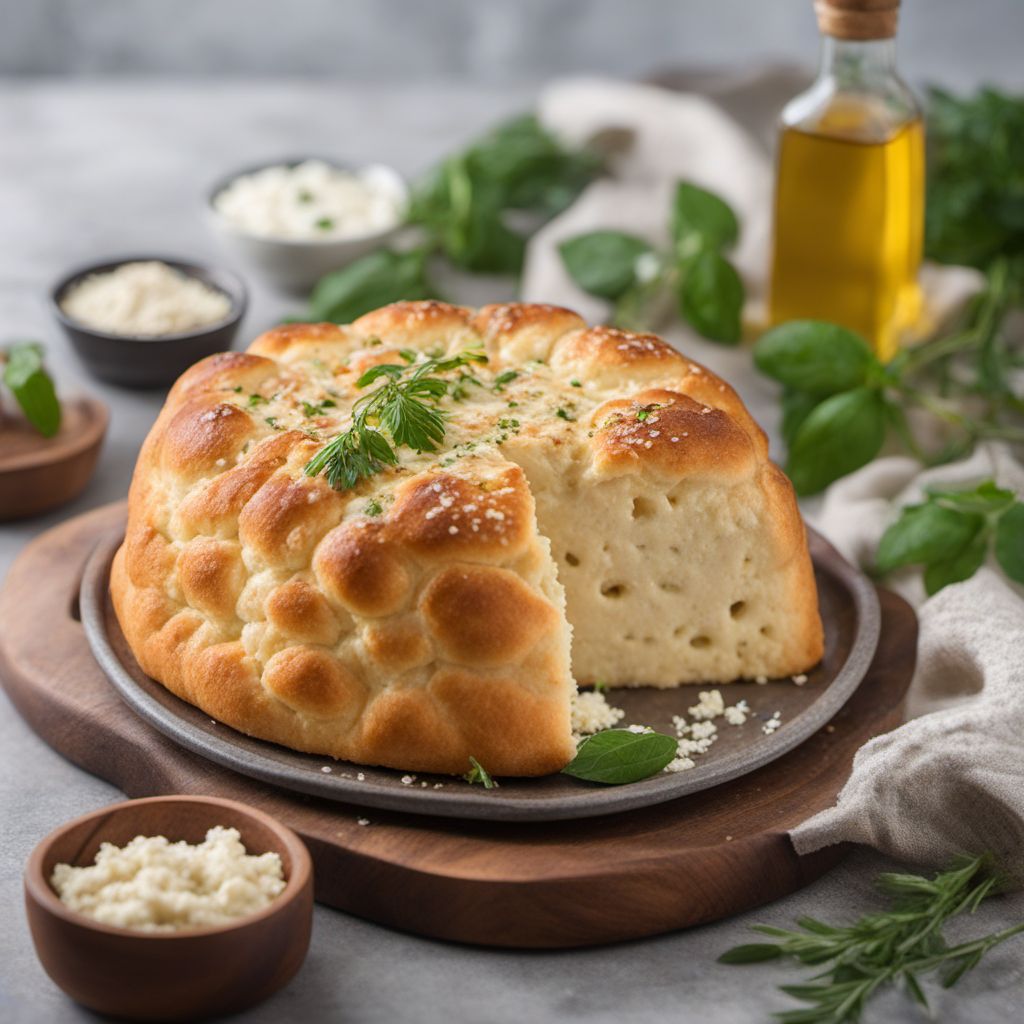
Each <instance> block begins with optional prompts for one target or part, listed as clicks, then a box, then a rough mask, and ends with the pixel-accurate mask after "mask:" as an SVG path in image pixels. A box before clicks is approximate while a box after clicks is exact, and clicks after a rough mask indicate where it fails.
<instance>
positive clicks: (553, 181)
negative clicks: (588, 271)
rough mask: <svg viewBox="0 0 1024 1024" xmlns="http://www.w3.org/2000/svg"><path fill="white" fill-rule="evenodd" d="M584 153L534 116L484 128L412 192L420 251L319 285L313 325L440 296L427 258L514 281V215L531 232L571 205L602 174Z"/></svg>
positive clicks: (353, 268)
mask: <svg viewBox="0 0 1024 1024" xmlns="http://www.w3.org/2000/svg"><path fill="white" fill-rule="evenodd" d="M601 164H602V161H601V158H600V157H599V156H598V155H597V154H596V153H595V152H593V151H591V150H589V149H577V148H571V147H568V146H565V145H563V143H562V142H561V141H560V140H558V139H557V138H555V136H554V135H552V134H551V133H550V132H549V131H547V130H546V129H545V128H544V127H543V126H542V125H541V124H540V122H539V121H538V120H537V119H536V118H535V117H533V116H532V115H526V116H523V117H517V118H514V119H512V120H510V121H506V122H504V123H503V124H500V125H498V126H497V127H496V128H494V129H492V130H491V131H489V132H488V133H487V134H485V135H484V136H483V137H481V138H480V139H478V140H477V141H475V142H473V143H472V144H471V145H469V146H468V147H467V148H466V149H464V150H462V151H461V152H458V153H455V154H453V155H451V156H449V157H447V158H446V159H444V160H442V161H441V163H440V164H438V165H437V167H435V168H433V169H432V170H431V171H429V172H428V173H427V174H426V175H425V176H424V177H423V178H421V179H420V180H419V181H418V182H416V184H415V185H414V186H413V189H412V201H411V204H410V209H409V215H408V218H407V221H408V224H409V225H412V226H415V227H417V228H419V230H420V234H421V236H422V244H421V245H420V246H419V247H418V248H416V249H413V250H412V251H409V252H399V251H397V250H393V249H380V250H377V251H376V252H372V253H370V254H369V255H368V256H364V257H363V258H362V259H359V260H356V261H355V262H354V263H350V264H349V265H348V266H347V267H344V268H342V269H341V270H337V271H334V272H333V273H331V274H328V275H327V276H326V277H324V278H322V279H321V281H320V282H319V283H318V284H317V286H316V288H315V290H314V292H313V295H312V297H311V299H310V311H309V314H310V318H311V319H313V320H328V321H334V322H336V323H348V322H350V321H351V320H354V319H356V318H357V317H359V316H362V314H363V313H367V312H369V311H370V310H372V309H376V308H378V307H379V306H384V305H387V304H388V303H391V302H398V301H400V300H402V299H433V298H438V297H439V293H438V289H437V287H436V286H435V285H434V283H433V281H432V280H431V278H430V274H429V270H428V266H429V264H430V262H431V260H432V258H437V259H439V260H446V261H447V262H448V263H450V264H452V265H453V266H456V267H459V268H461V269H463V270H468V271H471V272H473V273H485V274H518V273H519V271H520V270H521V269H522V265H523V256H524V254H525V251H526V240H527V237H528V235H527V234H526V233H522V232H521V231H520V230H518V229H516V228H515V227H513V226H512V224H511V223H510V217H511V216H513V215H514V216H517V217H518V218H519V219H520V220H522V219H526V220H527V221H529V224H528V227H530V228H536V227H538V226H539V225H540V224H541V223H543V222H544V221H545V220H547V219H549V218H550V217H552V216H553V215H554V214H556V213H558V212H559V211H561V210H563V209H564V208H565V207H566V206H568V205H569V204H570V203H571V202H572V201H573V200H574V199H575V198H576V196H577V195H578V194H579V193H580V191H581V190H582V189H583V188H584V187H585V186H586V185H587V184H588V183H589V182H590V181H591V180H592V179H593V178H594V177H595V176H596V175H597V174H598V173H600V170H601Z"/></svg>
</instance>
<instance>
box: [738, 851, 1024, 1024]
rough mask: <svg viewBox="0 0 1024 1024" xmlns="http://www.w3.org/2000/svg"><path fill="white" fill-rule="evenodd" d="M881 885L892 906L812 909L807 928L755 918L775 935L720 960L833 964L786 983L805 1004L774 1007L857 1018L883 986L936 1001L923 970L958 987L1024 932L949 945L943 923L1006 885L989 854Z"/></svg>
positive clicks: (840, 1021) (786, 1017)
mask: <svg viewBox="0 0 1024 1024" xmlns="http://www.w3.org/2000/svg"><path fill="white" fill-rule="evenodd" d="M877 883H878V886H879V888H880V889H881V890H882V892H884V893H886V894H887V895H889V896H890V897H892V899H891V904H890V906H889V908H888V909H887V910H884V911H880V912H878V913H875V914H865V915H864V916H863V917H861V918H860V919H859V920H858V921H855V922H854V923H853V924H851V925H830V924H825V923H824V922H823V921H818V920H816V919H815V918H812V917H803V918H800V920H798V921H797V924H798V925H799V926H800V928H801V929H802V931H788V930H786V929H783V928H770V927H768V926H767V925H757V926H755V931H759V932H761V933H762V934H764V935H770V936H772V937H773V938H775V939H777V940H778V941H777V942H774V943H767V942H766V943H752V944H750V945H745V946H736V947H735V948H733V949H730V950H729V951H728V952H726V953H724V954H723V955H722V956H721V957H720V958H719V962H720V963H727V964H749V963H758V962H761V961H764V960H776V959H779V958H781V957H792V958H793V959H795V960H798V961H799V962H800V963H802V964H807V965H808V966H821V965H827V966H826V967H825V969H824V970H823V971H822V972H821V973H820V974H816V975H815V976H814V977H812V978H811V979H810V980H809V981H808V982H807V983H806V984H803V985H780V986H779V989H780V991H782V992H785V993H786V994H787V995H790V996H792V997H793V998H794V999H799V1000H800V1001H801V1002H804V1003H808V1004H809V1005H808V1006H807V1007H806V1008H805V1009H800V1010H789V1011H785V1012H782V1013H777V1014H774V1016H775V1017H776V1019H777V1020H779V1021H781V1022H782V1024H853V1022H855V1021H858V1020H860V1016H861V1013H862V1011H863V1010H864V1006H865V1004H866V1003H867V1001H868V999H869V998H870V997H871V996H873V995H874V994H875V993H876V992H877V991H878V990H879V989H881V988H883V987H885V986H887V985H890V984H893V983H897V982H900V983H902V984H903V986H904V988H905V989H906V991H907V993H908V994H909V995H910V997H911V998H912V999H913V1000H914V1001H915V1002H917V1003H918V1004H920V1005H921V1006H922V1007H924V1008H925V1009H926V1010H927V1009H928V1001H927V999H926V997H925V994H924V991H923V989H922V988H921V982H920V978H921V976H922V975H924V974H926V973H928V972H930V971H936V970H937V971H940V972H941V974H940V977H941V981H942V986H943V988H951V987H952V986H953V985H955V984H956V983H957V982H958V981H959V980H960V979H961V978H962V977H963V976H964V975H965V974H966V973H967V972H968V971H970V970H971V969H972V968H974V967H975V966H977V964H978V962H979V961H980V960H981V958H982V957H983V956H984V955H985V954H986V953H987V952H988V951H989V950H990V949H992V948H993V947H994V946H997V945H999V944H1000V943H1001V942H1005V941H1006V940H1007V939H1009V938H1011V937H1012V936H1014V935H1018V934H1020V933H1022V932H1024V923H1021V924H1017V925H1014V926H1013V927H1010V928H1005V929H1003V930H1002V931H999V932H995V933H993V934H991V935H986V936H983V937H982V938H979V939H973V940H971V941H969V942H962V943H960V944H958V945H955V946H948V945H947V944H946V941H945V939H944V938H943V935H942V927H943V925H944V924H945V923H946V921H948V920H949V919H950V918H952V917H955V916H956V915H957V914H962V913H973V912H974V911H975V910H977V909H978V905H979V904H980V903H981V902H982V901H983V900H985V899H987V898H988V897H989V896H992V895H994V894H995V893H996V892H998V889H999V883H998V879H997V877H996V876H995V875H994V874H992V872H991V871H990V870H989V863H988V858H986V857H973V858H970V859H967V858H962V859H960V860H959V861H957V862H955V863H954V865H953V866H952V867H951V868H950V869H949V870H947V871H943V872H940V873H939V874H937V875H936V876H935V877H934V878H925V877H924V876H922V875H904V874H893V873H885V874H882V875H879V876H878V880H877Z"/></svg>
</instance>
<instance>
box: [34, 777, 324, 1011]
mask: <svg viewBox="0 0 1024 1024" xmlns="http://www.w3.org/2000/svg"><path fill="white" fill-rule="evenodd" d="M214 825H224V826H226V827H233V828H237V829H238V831H239V832H240V833H241V836H242V842H243V843H244V844H245V847H246V850H247V851H248V852H249V853H256V854H258V853H265V852H267V851H273V852H275V853H277V854H279V855H280V857H281V861H282V864H283V866H284V875H285V879H286V883H287V884H286V886H285V889H284V891H283V892H282V893H281V895H280V896H278V897H277V898H276V899H275V900H274V901H273V903H271V904H270V905H269V906H267V907H266V908H264V909H263V910H261V911H259V912H258V913H255V914H250V915H249V916H247V917H242V918H239V919H238V921H237V922H234V923H232V924H227V925H221V926H218V927H212V928H201V929H195V930H192V931H181V932H142V931H134V930H131V929H128V928H115V927H112V926H110V925H106V924H100V923H99V922H98V921H94V920H93V919H92V918H89V917H86V916H84V915H83V914H79V913H76V912H75V911H73V910H70V909H69V908H68V907H66V906H65V905H64V904H63V903H62V902H61V901H60V899H59V898H58V896H57V894H56V893H55V892H54V890H53V889H52V888H51V886H50V877H51V875H52V874H53V869H54V866H55V865H57V864H60V863H66V864H74V865H78V866H85V865H88V864H92V863H93V860H94V858H95V856H96V852H97V851H98V850H99V847H100V843H102V842H111V843H115V844H116V845H118V846H124V845H125V843H127V842H129V840H131V839H133V838H134V837H135V836H137V835H146V836H156V835H165V836H167V838H168V839H171V840H179V839H184V840H187V841H188V842H190V843H198V842H201V841H202V840H203V839H204V838H205V835H206V831H207V829H209V828H211V827H212V826H214ZM25 908H26V911H27V913H28V922H29V928H30V930H31V932H32V941H33V942H34V943H35V947H36V954H37V955H38V957H39V960H40V962H41V963H42V965H43V967H44V968H45V969H46V973H47V974H49V976H50V977H51V978H52V979H53V980H54V981H55V982H56V983H57V984H58V985H59V986H60V987H61V988H62V989H63V990H64V991H65V992H66V993H67V994H68V995H69V996H71V998H72V999H74V1000H76V1001H77V1002H79V1003H81V1004H82V1005H84V1006H87V1007H89V1008H90V1009H92V1010H95V1011H97V1012H99V1013H103V1014H108V1015H110V1016H114V1017H127V1018H131V1019H133V1020H163V1021H186V1020H196V1019H200V1018H204V1017H213V1016H221V1015H223V1014H230V1013H237V1012H238V1011H240V1010H244V1009H246V1008H247V1007H250V1006H253V1005H255V1004H256V1003H258V1002H260V1001H262V1000H263V999H266V998H267V997H268V996H269V995H271V994H272V993H274V992H276V991H277V990H278V989H279V988H281V987H282V986H283V985H285V984H286V983H287V982H288V981H290V980H291V978H292V977H293V976H294V975H295V973H296V971H298V969H299V967H300V966H301V965H302V962H303V960H304V959H305V956H306V951H307V949H308V948H309V935H310V928H311V925H312V914H313V871H312V864H311V861H310V857H309V853H308V851H307V850H306V847H305V846H304V845H303V844H302V841H301V840H300V839H299V838H298V836H296V835H295V833H294V832H292V831H291V829H289V828H286V827H285V826H284V825H282V824H280V823H279V822H277V821H275V820H274V819H273V818H271V817H270V816H269V815H266V814H263V813H262V812H261V811H257V810H254V809H253V808H251V807H247V806H245V805H244V804H240V803H237V802H235V801H234V800H221V799H218V798H215V797H201V796H194V797H186V796H162V797H152V798H149V799H146V800H128V801H125V802H124V803H119V804H113V805H111V806H110V807H104V808H103V809H102V810H99V811H94V812H93V813H92V814H87V815H84V816H83V817H81V818H76V819H75V820H74V821H71V822H69V823H67V824H66V825H62V826H61V827H60V828H58V829H57V830H56V831H54V832H51V833H50V834H49V835H48V836H47V837H46V838H45V839H44V840H43V841H42V842H41V843H40V844H39V845H38V846H37V847H36V848H35V849H34V850H33V851H32V854H31V856H30V857H29V860H28V865H27V867H26V869H25Z"/></svg>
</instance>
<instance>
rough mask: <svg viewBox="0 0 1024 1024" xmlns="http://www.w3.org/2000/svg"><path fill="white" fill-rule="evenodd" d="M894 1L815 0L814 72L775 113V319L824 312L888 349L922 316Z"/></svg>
mask: <svg viewBox="0 0 1024 1024" xmlns="http://www.w3.org/2000/svg"><path fill="white" fill-rule="evenodd" d="M898 6H899V0H817V3H816V5H815V7H816V11H817V14H818V24H819V27H820V29H821V32H822V56H821V67H820V70H819V74H818V77H817V79H816V80H815V82H814V83H813V85H812V86H811V87H810V88H809V89H808V90H807V91H806V92H805V93H803V94H801V95H800V96H797V97H796V98H795V99H793V100H792V101H790V103H789V104H788V105H787V106H786V108H785V109H784V110H783V113H782V124H781V128H780V139H779V154H778V167H777V178H776V186H775V221H774V237H773V244H772V249H773V251H772V267H771V286H770V300H769V307H770V317H771V321H772V323H773V324H778V323H782V322H784V321H786V320H794V319H816V320H829V321H831V322H833V323H838V324H841V325H843V326H844V327H848V328H850V329H852V330H855V331H857V332H859V333H860V334H862V335H863V336H864V337H865V338H866V339H867V340H868V341H869V342H870V343H871V344H872V346H873V347H874V349H875V352H876V354H877V355H878V356H879V358H881V359H883V360H889V359H891V358H892V357H893V356H894V355H895V354H896V352H897V350H898V348H899V345H900V342H901V340H902V339H903V338H904V337H905V336H906V335H907V334H908V333H909V332H910V330H911V329H912V327H913V326H914V324H915V322H916V321H917V320H918V318H919V317H920V314H921V293H920V289H919V287H918V281H917V277H918V270H919V267H920V263H921V250H922V244H923V235H924V129H923V125H922V118H921V111H920V108H919V107H918V105H917V102H916V100H915V99H914V96H913V94H912V93H911V91H910V89H909V88H908V87H907V86H906V85H905V84H904V83H903V81H902V80H901V79H900V77H899V76H898V74H897V72H896V59H895V34H896V16H897V13H898V11H897V9H898Z"/></svg>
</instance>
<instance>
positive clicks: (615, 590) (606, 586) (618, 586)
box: [601, 583, 626, 597]
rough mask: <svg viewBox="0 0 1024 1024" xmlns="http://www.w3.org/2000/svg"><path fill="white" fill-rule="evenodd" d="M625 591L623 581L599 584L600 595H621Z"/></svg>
mask: <svg viewBox="0 0 1024 1024" xmlns="http://www.w3.org/2000/svg"><path fill="white" fill-rule="evenodd" d="M625 592H626V584H625V583H603V584H601V596H602V597H622V595H623V594H625Z"/></svg>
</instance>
